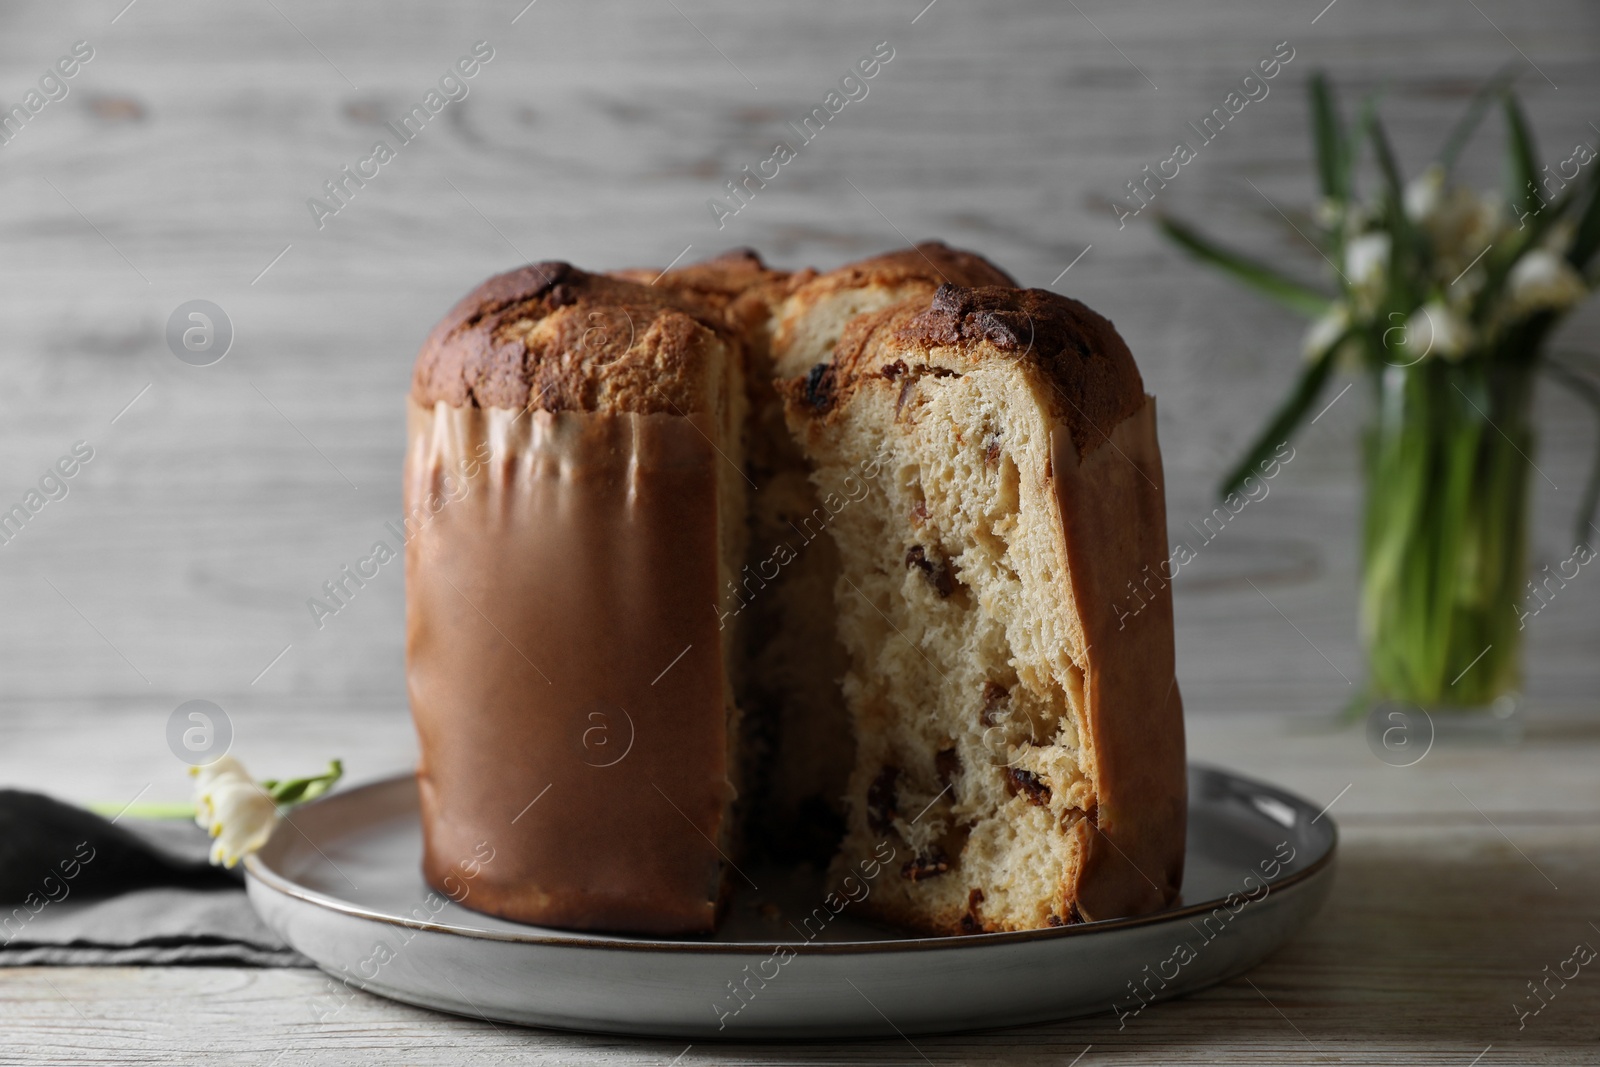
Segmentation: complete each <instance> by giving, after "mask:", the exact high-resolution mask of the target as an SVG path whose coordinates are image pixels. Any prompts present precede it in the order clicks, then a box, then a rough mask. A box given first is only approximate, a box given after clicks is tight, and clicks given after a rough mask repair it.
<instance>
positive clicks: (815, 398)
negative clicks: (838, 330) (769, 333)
mask: <svg viewBox="0 0 1600 1067" xmlns="http://www.w3.org/2000/svg"><path fill="white" fill-rule="evenodd" d="M995 359H1003V360H1008V361H1011V362H1015V363H1018V364H1020V365H1022V366H1024V367H1028V368H1031V369H1033V370H1035V371H1036V372H1037V373H1038V374H1039V376H1040V377H1041V379H1042V380H1043V381H1044V382H1045V383H1046V384H1047V385H1048V386H1049V389H1050V394H1051V400H1052V407H1053V413H1054V414H1055V415H1056V416H1057V417H1059V418H1060V419H1062V420H1063V421H1064V422H1066V424H1067V425H1068V427H1069V428H1070V429H1071V433H1072V440H1073V442H1074V444H1076V445H1077V446H1078V449H1079V451H1080V452H1084V453H1088V452H1090V451H1093V450H1094V448H1095V447H1096V446H1098V445H1099V444H1100V442H1102V441H1104V440H1105V438H1106V435H1107V434H1108V433H1109V432H1110V430H1111V428H1112V427H1114V426H1116V425H1117V424H1118V423H1120V422H1121V421H1122V420H1123V419H1125V418H1127V417H1128V416H1129V415H1131V414H1132V413H1133V412H1134V411H1136V410H1137V409H1138V408H1139V406H1140V405H1141V404H1143V403H1144V399H1145V396H1144V381H1143V379H1142V378H1141V377H1140V375H1139V368H1138V366H1137V365H1136V364H1135V363H1134V361H1133V355H1132V353H1130V352H1129V351H1128V346H1127V345H1126V344H1125V343H1123V340H1122V338H1121V337H1120V336H1119V335H1118V334H1117V331H1116V328H1115V327H1114V326H1112V324H1111V322H1110V321H1109V320H1108V319H1105V318H1103V317H1102V316H1100V315H1098V314H1096V313H1095V312H1094V311H1091V310H1090V309H1089V308H1087V307H1085V306H1084V305H1083V304H1080V303H1079V302H1078V301H1076V300H1072V299H1070V298H1068V297H1064V296H1060V295H1059V294H1056V293H1052V292H1050V291H1048V290H1046V289H1005V288H997V287H985V288H981V289H966V288H961V287H958V286H954V285H943V286H940V287H939V289H938V290H937V291H936V292H935V293H934V294H933V296H932V298H931V299H929V300H916V299H913V300H907V301H904V302H902V303H899V304H896V305H894V306H892V307H888V308H884V309H882V310H880V311H876V312H869V313H868V314H865V315H860V316H857V317H856V318H855V319H853V320H852V321H851V322H850V324H849V326H847V327H846V328H845V331H844V335H843V336H842V337H840V339H839V343H838V345H837V346H836V347H835V348H834V354H833V361H832V363H831V364H829V365H827V366H821V365H819V366H818V367H815V368H813V369H812V372H811V373H810V374H808V375H806V376H805V377H803V378H794V379H791V380H790V381H788V382H786V383H784V384H783V385H782V386H781V389H782V391H783V393H784V395H785V397H786V399H787V400H788V402H789V403H790V404H791V405H792V406H793V410H795V411H796V412H797V413H804V414H810V415H812V416H826V414H827V413H828V412H829V411H831V410H833V409H834V408H835V407H836V406H837V405H838V404H839V403H840V402H841V401H842V400H843V399H845V398H846V397H847V396H848V395H849V393H850V392H852V391H853V390H855V389H857V388H859V387H860V385H861V383H863V382H864V381H866V380H868V379H875V378H885V377H887V378H891V379H893V378H894V377H896V376H897V375H899V374H902V373H904V372H905V371H906V370H907V368H908V365H909V364H913V363H915V364H924V365H926V366H928V367H930V368H934V373H939V372H949V373H956V374H961V373H965V372H966V371H967V370H970V369H973V368H974V367H976V366H978V365H979V363H981V362H984V361H987V360H995Z"/></svg>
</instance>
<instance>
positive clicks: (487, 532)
mask: <svg viewBox="0 0 1600 1067" xmlns="http://www.w3.org/2000/svg"><path fill="white" fill-rule="evenodd" d="M408 408H409V413H408V420H407V421H408V428H409V433H408V444H407V450H406V463H405V507H406V523H405V525H406V535H407V543H406V618H407V622H406V682H407V687H408V690H409V693H410V698H411V710H412V715H413V718H414V719H415V722H416V728H417V733H418V738H419V742H420V748H421V759H420V762H419V765H418V772H417V777H418V784H419V787H420V793H421V805H422V829H423V843H424V849H423V871H424V874H425V876H426V878H427V880H428V882H429V884H430V885H432V886H434V887H435V888H437V889H439V890H440V891H442V892H445V893H447V894H448V895H450V896H451V897H452V898H453V899H456V900H458V901H459V902H461V903H463V904H464V905H466V906H467V907H471V908H476V909H478V910H481V911H485V912H489V913H492V914H495V915H500V916H504V917H505V918H508V919H514V920H517V921H521V922H529V923H538V924H544V925H551V926H561V927H571V928H579V929H597V930H617V931H636V932H645V933H662V934H666V933H684V932H695V931H709V930H710V929H711V928H712V926H713V924H714V921H715V918H716V911H717V906H718V900H719V889H720V884H719V883H720V879H721V857H720V856H719V852H718V848H717V846H716V845H715V844H713V842H717V841H720V840H722V839H723V837H724V836H725V833H726V831H727V827H725V826H724V825H723V819H724V812H725V810H726V809H727V805H728V803H729V801H730V799H731V798H730V786H729V784H728V782H729V767H728V752H729V738H728V728H729V727H728V707H727V702H726V701H727V692H728V689H727V685H726V680H725V679H724V669H723V659H722V651H721V649H722V645H721V641H722V637H723V635H722V634H721V633H720V632H719V624H718V610H717V607H716V605H717V602H718V586H719V572H718V546H719V538H718V528H717V516H718V485H717V482H718V471H717V467H716V464H717V463H719V462H722V460H720V459H719V457H718V455H717V454H716V452H715V450H714V449H713V447H712V445H711V443H710V440H709V439H708V434H713V433H714V431H713V428H712V426H711V424H710V421H709V418H708V417H705V416H700V415H694V416H689V417H682V416H677V415H656V414H651V415H634V414H613V413H593V412H559V413H551V412H545V411H535V412H516V411H510V410H501V409H488V410H484V409H478V408H456V407H451V406H449V405H446V404H440V405H438V406H437V407H436V408H433V409H428V408H423V407H420V406H418V405H417V404H416V403H415V402H411V403H409V405H408ZM485 857H488V858H487V859H486V858H485Z"/></svg>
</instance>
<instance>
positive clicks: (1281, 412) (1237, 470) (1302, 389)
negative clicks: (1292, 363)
mask: <svg viewBox="0 0 1600 1067" xmlns="http://www.w3.org/2000/svg"><path fill="white" fill-rule="evenodd" d="M1355 332H1356V328H1355V327H1352V328H1351V329H1349V330H1346V331H1345V332H1344V334H1342V335H1341V336H1340V337H1339V339H1338V340H1337V341H1335V342H1334V343H1333V344H1331V345H1329V346H1328V347H1327V348H1326V349H1325V350H1324V351H1323V352H1322V354H1321V355H1319V356H1317V358H1316V359H1314V360H1312V361H1311V363H1310V364H1309V365H1307V367H1306V368H1305V369H1304V370H1303V371H1301V372H1300V380H1299V381H1297V382H1295V386H1294V389H1293V390H1292V391H1291V392H1290V393H1289V396H1288V398H1287V399H1285V400H1284V402H1283V404H1282V405H1280V406H1279V408H1278V410H1277V411H1276V412H1274V413H1273V416H1272V421H1270V422H1268V423H1267V425H1266V428H1265V429H1264V430H1262V431H1261V433H1260V434H1258V435H1257V437H1256V439H1255V441H1254V442H1253V443H1252V444H1251V445H1250V447H1249V449H1247V450H1246V451H1245V454H1244V458H1243V459H1241V460H1240V461H1239V462H1238V463H1237V464H1235V465H1234V467H1233V469H1232V470H1230V471H1229V472H1228V475H1227V477H1225V478H1223V479H1222V483H1221V484H1220V485H1219V486H1218V487H1217V496H1219V497H1225V496H1227V495H1228V494H1229V493H1231V492H1233V491H1234V490H1235V489H1238V488H1239V487H1240V486H1241V485H1243V484H1244V480H1245V479H1246V478H1248V477H1249V476H1250V475H1252V474H1254V473H1256V471H1257V465H1258V464H1259V463H1261V462H1262V461H1263V460H1265V459H1266V458H1267V457H1268V456H1270V455H1272V454H1273V453H1274V452H1275V451H1276V450H1277V449H1278V447H1279V446H1280V445H1282V444H1283V443H1284V442H1285V441H1287V440H1288V439H1289V438H1290V436H1291V435H1292V434H1293V433H1294V431H1295V429H1296V428H1297V427H1298V426H1299V425H1300V420H1302V419H1304V418H1305V417H1306V413H1307V412H1308V411H1310V410H1311V405H1312V404H1314V403H1316V400H1317V397H1318V396H1319V395H1320V394H1321V392H1322V387H1323V386H1324V385H1326V384H1327V381H1328V376H1329V375H1330V374H1331V373H1333V364H1334V353H1336V352H1338V351H1339V349H1340V347H1341V346H1343V344H1344V343H1345V342H1346V341H1347V340H1349V339H1350V338H1351V337H1352V336H1353V335H1354V334H1355Z"/></svg>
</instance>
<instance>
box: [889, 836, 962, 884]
mask: <svg viewBox="0 0 1600 1067" xmlns="http://www.w3.org/2000/svg"><path fill="white" fill-rule="evenodd" d="M949 873H950V858H949V857H948V856H946V855H945V853H944V849H942V848H940V847H939V846H938V845H934V846H933V847H932V848H930V849H929V850H928V851H927V852H924V853H923V854H922V855H920V856H913V857H912V858H911V859H908V860H906V862H905V865H904V866H902V867H901V868H900V876H901V877H902V878H909V879H911V880H912V881H913V882H920V881H922V880H923V879H924V878H936V877H938V876H939V875H941V874H949Z"/></svg>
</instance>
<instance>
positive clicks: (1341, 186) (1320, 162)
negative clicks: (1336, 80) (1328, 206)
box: [1311, 70, 1350, 203]
mask: <svg viewBox="0 0 1600 1067" xmlns="http://www.w3.org/2000/svg"><path fill="white" fill-rule="evenodd" d="M1311 130H1312V137H1313V140H1314V143H1315V145H1316V149H1317V176H1318V177H1319V178H1320V179H1321V181H1322V195H1323V196H1325V197H1327V198H1328V199H1329V200H1335V201H1338V202H1339V203H1344V202H1345V201H1346V200H1347V199H1349V196H1350V169H1349V161H1348V159H1347V158H1346V156H1347V154H1348V153H1347V150H1346V145H1345V139H1344V123H1343V121H1342V120H1341V119H1340V118H1339V105H1338V104H1337V103H1336V102H1335V101H1334V99H1333V86H1332V85H1331V84H1329V82H1328V78H1327V75H1325V74H1324V73H1323V72H1322V71H1320V70H1319V71H1316V72H1315V73H1313V74H1312V75H1311Z"/></svg>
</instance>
